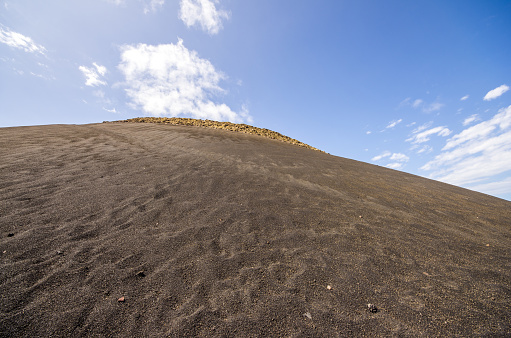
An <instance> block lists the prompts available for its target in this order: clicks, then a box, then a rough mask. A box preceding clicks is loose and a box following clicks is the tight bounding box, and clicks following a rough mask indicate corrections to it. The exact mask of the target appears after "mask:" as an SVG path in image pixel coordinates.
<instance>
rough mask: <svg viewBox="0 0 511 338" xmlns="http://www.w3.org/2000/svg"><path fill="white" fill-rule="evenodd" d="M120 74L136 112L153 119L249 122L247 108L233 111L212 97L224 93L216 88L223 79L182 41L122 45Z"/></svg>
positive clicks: (206, 61)
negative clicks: (171, 118) (186, 118)
mask: <svg viewBox="0 0 511 338" xmlns="http://www.w3.org/2000/svg"><path fill="white" fill-rule="evenodd" d="M121 52H122V53H121V63H120V64H119V69H120V71H121V72H122V73H123V74H124V76H125V86H126V93H127V95H128V97H129V98H130V99H131V101H132V102H131V105H132V107H133V108H135V109H142V110H143V111H144V112H145V113H147V114H149V115H152V116H179V115H181V116H191V117H194V118H207V119H213V120H217V121H221V120H224V121H225V120H227V121H231V122H243V121H247V122H251V117H250V115H249V113H248V109H246V108H245V107H242V109H241V111H240V112H234V111H233V110H231V108H230V107H228V106H227V105H226V104H224V103H215V102H213V101H212V98H213V97H215V96H217V95H219V94H223V93H225V90H224V89H222V88H221V87H220V85H219V83H220V81H221V80H223V79H225V78H226V76H225V75H224V74H223V73H222V72H220V71H217V70H216V69H215V67H214V66H213V65H212V64H211V62H209V61H208V60H206V59H202V58H200V57H199V56H198V54H197V52H195V51H190V50H188V49H187V48H186V47H185V46H184V45H183V40H181V39H180V40H179V42H178V43H177V44H162V45H146V44H139V45H125V46H123V47H122V49H121Z"/></svg>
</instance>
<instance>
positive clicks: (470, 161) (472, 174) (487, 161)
mask: <svg viewBox="0 0 511 338" xmlns="http://www.w3.org/2000/svg"><path fill="white" fill-rule="evenodd" d="M421 169H424V170H434V172H432V174H431V177H432V178H435V179H438V180H440V181H444V182H448V183H452V184H457V185H469V184H474V183H479V184H484V183H483V182H481V181H484V180H485V179H487V178H490V177H492V176H495V175H498V174H502V173H505V172H507V171H510V170H511V106H509V107H507V108H502V109H500V110H499V112H498V113H497V114H496V115H495V116H493V118H491V119H490V120H487V121H483V122H481V123H479V124H476V125H474V126H472V127H469V128H467V129H465V130H463V131H462V132H461V133H459V134H456V135H454V136H453V137H452V138H450V139H448V140H447V142H446V145H445V146H444V147H443V149H442V153H440V154H439V155H437V156H436V157H435V158H434V159H433V160H432V161H429V162H428V163H426V164H425V165H424V166H423V167H422V168H421Z"/></svg>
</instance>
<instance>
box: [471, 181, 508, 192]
mask: <svg viewBox="0 0 511 338" xmlns="http://www.w3.org/2000/svg"><path fill="white" fill-rule="evenodd" d="M470 189H472V190H475V191H480V192H484V193H486V194H492V195H499V194H506V193H511V177H507V178H505V179H503V180H497V181H495V182H489V183H484V184H478V185H473V186H471V187H470Z"/></svg>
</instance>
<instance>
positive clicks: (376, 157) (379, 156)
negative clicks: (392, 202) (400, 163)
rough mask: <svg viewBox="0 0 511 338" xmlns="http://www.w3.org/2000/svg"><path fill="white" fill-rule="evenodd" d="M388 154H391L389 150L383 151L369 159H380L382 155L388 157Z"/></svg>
mask: <svg viewBox="0 0 511 338" xmlns="http://www.w3.org/2000/svg"><path fill="white" fill-rule="evenodd" d="M390 155H392V153H391V152H390V151H385V152H383V153H382V154H380V155H378V156H375V157H373V158H372V159H371V161H379V160H381V159H382V158H384V157H389V156H390Z"/></svg>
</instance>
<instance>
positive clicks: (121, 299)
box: [117, 296, 126, 303]
mask: <svg viewBox="0 0 511 338" xmlns="http://www.w3.org/2000/svg"><path fill="white" fill-rule="evenodd" d="M125 300H126V299H124V296H122V297H121V298H119V299H117V301H118V302H119V303H124V301H125Z"/></svg>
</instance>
